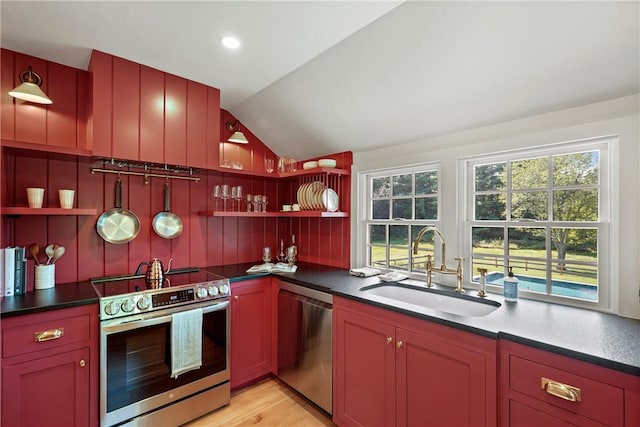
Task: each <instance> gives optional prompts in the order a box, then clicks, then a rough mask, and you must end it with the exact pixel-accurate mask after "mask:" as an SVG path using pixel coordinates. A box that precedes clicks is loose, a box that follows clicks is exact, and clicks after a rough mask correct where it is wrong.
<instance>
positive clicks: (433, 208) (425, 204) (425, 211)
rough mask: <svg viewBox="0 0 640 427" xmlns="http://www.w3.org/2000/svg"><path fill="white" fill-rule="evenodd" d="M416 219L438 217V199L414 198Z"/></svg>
mask: <svg viewBox="0 0 640 427" xmlns="http://www.w3.org/2000/svg"><path fill="white" fill-rule="evenodd" d="M415 208H416V209H415V212H416V219H434V220H435V219H438V199H436V198H434V197H420V198H416V199H415Z"/></svg>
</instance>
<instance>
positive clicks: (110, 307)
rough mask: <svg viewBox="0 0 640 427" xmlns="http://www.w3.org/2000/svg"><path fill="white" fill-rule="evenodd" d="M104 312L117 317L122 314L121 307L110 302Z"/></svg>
mask: <svg viewBox="0 0 640 427" xmlns="http://www.w3.org/2000/svg"><path fill="white" fill-rule="evenodd" d="M104 312H105V313H107V314H108V315H109V316H115V315H116V314H118V313H119V312H120V306H119V305H118V304H116V303H115V301H109V302H108V303H107V305H105V306H104Z"/></svg>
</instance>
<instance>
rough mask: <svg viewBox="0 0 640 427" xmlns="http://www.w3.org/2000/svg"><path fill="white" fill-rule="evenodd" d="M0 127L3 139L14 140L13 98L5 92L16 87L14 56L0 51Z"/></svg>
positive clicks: (3, 50)
mask: <svg viewBox="0 0 640 427" xmlns="http://www.w3.org/2000/svg"><path fill="white" fill-rule="evenodd" d="M0 61H1V64H0V65H1V70H0V108H1V109H0V120H1V122H0V126H1V127H2V129H1V131H2V138H3V139H15V110H14V106H13V97H11V96H9V94H8V93H7V92H9V91H10V90H11V89H13V88H14V87H16V86H17V85H16V84H15V82H16V81H17V78H18V74H17V73H16V71H15V66H14V62H15V56H14V53H13V52H12V51H10V50H6V49H0Z"/></svg>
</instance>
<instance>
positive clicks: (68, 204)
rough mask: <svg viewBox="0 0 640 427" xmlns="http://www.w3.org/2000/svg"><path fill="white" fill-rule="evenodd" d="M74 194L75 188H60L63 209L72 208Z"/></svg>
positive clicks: (59, 194) (59, 193)
mask: <svg viewBox="0 0 640 427" xmlns="http://www.w3.org/2000/svg"><path fill="white" fill-rule="evenodd" d="M74 195H75V190H58V196H59V198H60V207H61V208H62V209H72V208H73V196H74Z"/></svg>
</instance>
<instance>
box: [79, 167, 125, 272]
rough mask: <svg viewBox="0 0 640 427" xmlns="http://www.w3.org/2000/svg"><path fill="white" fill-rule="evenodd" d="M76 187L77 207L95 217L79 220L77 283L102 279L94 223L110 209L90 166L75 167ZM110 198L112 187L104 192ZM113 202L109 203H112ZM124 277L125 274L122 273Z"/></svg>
mask: <svg viewBox="0 0 640 427" xmlns="http://www.w3.org/2000/svg"><path fill="white" fill-rule="evenodd" d="M77 173H78V183H77V187H76V200H77V202H76V206H78V207H82V208H88V207H95V208H96V211H97V215H96V216H95V217H93V216H80V217H78V232H77V234H78V258H77V264H78V266H77V271H78V279H79V280H84V279H88V278H90V277H101V276H104V275H105V272H104V269H105V266H104V241H103V240H102V239H101V238H100V236H99V235H98V233H97V232H96V221H97V220H98V218H99V217H100V215H101V214H102V212H104V210H105V209H108V208H112V207H113V205H112V204H110V205H105V202H106V201H105V197H104V178H105V176H104V175H103V174H100V173H96V174H91V173H90V172H89V165H88V164H86V163H81V162H79V163H78V166H77ZM109 190H110V193H111V194H113V187H111V188H110V189H107V191H109ZM111 200H112V199H111ZM123 273H124V272H123Z"/></svg>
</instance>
